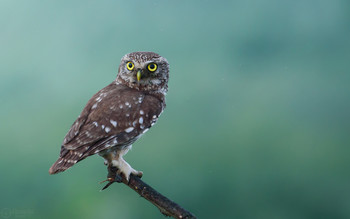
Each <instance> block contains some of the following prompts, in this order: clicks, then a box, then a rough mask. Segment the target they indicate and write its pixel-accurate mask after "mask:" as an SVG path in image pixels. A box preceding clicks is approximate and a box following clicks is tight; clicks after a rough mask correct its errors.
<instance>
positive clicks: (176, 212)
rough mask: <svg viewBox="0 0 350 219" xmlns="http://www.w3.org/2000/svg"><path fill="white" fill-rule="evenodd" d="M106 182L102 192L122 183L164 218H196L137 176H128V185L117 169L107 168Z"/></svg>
mask: <svg viewBox="0 0 350 219" xmlns="http://www.w3.org/2000/svg"><path fill="white" fill-rule="evenodd" d="M107 181H109V183H108V184H107V185H106V186H105V187H103V189H102V190H104V189H106V188H108V187H109V186H110V185H111V184H112V183H114V182H122V183H124V184H125V185H127V186H129V187H130V188H131V189H133V190H134V191H135V192H137V193H138V194H140V196H142V197H144V198H145V199H147V200H148V201H150V202H151V203H152V204H153V205H155V206H156V207H157V208H158V209H159V210H160V212H161V213H162V214H164V215H166V216H171V217H174V218H196V216H194V215H193V214H192V213H191V212H189V211H187V210H186V209H184V208H182V207H181V206H180V205H178V204H176V203H175V202H173V201H171V200H170V199H168V198H167V197H165V196H163V195H162V194H160V193H159V192H157V191H156V190H155V189H153V188H152V187H151V186H149V185H147V184H146V183H144V182H143V181H142V180H141V179H140V178H139V177H137V176H134V175H130V180H129V183H128V182H127V181H126V180H125V178H122V177H120V176H119V175H118V174H117V169H116V168H115V167H108V176H107Z"/></svg>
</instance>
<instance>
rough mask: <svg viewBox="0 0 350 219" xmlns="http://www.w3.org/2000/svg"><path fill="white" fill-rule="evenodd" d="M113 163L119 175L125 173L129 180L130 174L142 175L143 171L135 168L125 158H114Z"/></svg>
mask: <svg viewBox="0 0 350 219" xmlns="http://www.w3.org/2000/svg"><path fill="white" fill-rule="evenodd" d="M112 165H113V166H115V167H117V168H118V170H117V175H124V176H125V179H126V181H127V182H129V180H130V174H133V175H135V176H138V177H140V178H141V177H142V175H143V172H142V171H137V170H135V169H133V168H132V167H131V166H130V165H129V164H128V163H127V162H126V161H125V160H124V159H118V160H113V161H112Z"/></svg>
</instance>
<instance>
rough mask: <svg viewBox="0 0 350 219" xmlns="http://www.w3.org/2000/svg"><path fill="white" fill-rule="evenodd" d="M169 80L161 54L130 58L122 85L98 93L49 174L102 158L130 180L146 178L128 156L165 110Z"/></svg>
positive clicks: (123, 67) (119, 78) (120, 79)
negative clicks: (92, 158) (94, 156)
mask: <svg viewBox="0 0 350 219" xmlns="http://www.w3.org/2000/svg"><path fill="white" fill-rule="evenodd" d="M130 62H131V63H132V64H130ZM127 65H128V66H127ZM154 69H155V70H154ZM168 78H169V65H168V62H167V60H166V59H165V58H163V57H161V56H159V55H158V54H156V53H153V52H135V53H130V54H127V55H125V56H124V57H123V58H122V60H121V63H120V66H119V72H118V76H117V78H116V80H115V81H113V82H112V83H111V84H109V85H108V86H106V87H105V88H103V89H102V90H100V91H99V92H97V93H96V94H95V95H94V96H93V97H92V98H91V99H90V100H89V101H88V103H87V104H86V106H85V108H84V109H83V111H82V112H81V114H80V115H79V117H78V119H77V120H76V121H75V122H74V123H73V125H72V127H71V129H70V130H69V132H68V133H67V135H66V137H65V138H64V141H63V144H62V146H61V152H60V157H59V158H58V160H57V161H56V162H55V163H54V164H53V165H52V167H51V168H50V170H49V173H50V174H55V173H58V172H62V171H65V170H66V169H68V168H70V167H71V166H73V165H74V164H75V163H77V162H79V161H81V160H83V159H85V158H86V157H88V156H91V155H94V154H96V153H98V154H99V155H101V156H102V157H104V158H105V160H106V162H107V164H108V165H113V166H116V167H117V168H118V169H119V172H120V173H123V174H124V175H125V176H126V178H127V179H128V178H129V175H130V174H131V173H132V174H135V175H139V176H141V175H142V172H140V171H136V170H134V169H133V168H132V167H131V166H130V165H129V164H128V163H126V162H125V160H124V159H123V155H125V154H126V153H127V151H128V150H129V149H130V148H131V145H132V143H133V142H135V141H136V140H137V139H138V138H139V137H141V135H142V134H144V133H145V132H146V131H147V130H148V129H149V128H150V127H151V126H152V125H153V124H154V123H155V122H156V121H157V119H158V117H159V115H160V114H161V113H162V111H163V110H164V108H165V94H166V92H167V89H168V87H167V83H168Z"/></svg>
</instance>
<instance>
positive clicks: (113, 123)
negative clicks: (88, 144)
mask: <svg viewBox="0 0 350 219" xmlns="http://www.w3.org/2000/svg"><path fill="white" fill-rule="evenodd" d="M109 121H110V122H111V124H112V125H113V126H114V127H117V124H118V123H117V121H114V120H109Z"/></svg>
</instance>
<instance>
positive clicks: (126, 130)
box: [125, 127, 134, 133]
mask: <svg viewBox="0 0 350 219" xmlns="http://www.w3.org/2000/svg"><path fill="white" fill-rule="evenodd" d="M132 130H134V127H129V128H127V129H125V132H126V133H129V132H132Z"/></svg>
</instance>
